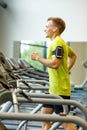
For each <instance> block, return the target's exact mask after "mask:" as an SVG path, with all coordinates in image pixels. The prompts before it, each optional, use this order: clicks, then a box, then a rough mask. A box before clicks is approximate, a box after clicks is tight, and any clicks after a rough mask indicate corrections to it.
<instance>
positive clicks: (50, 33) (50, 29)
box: [44, 20, 58, 39]
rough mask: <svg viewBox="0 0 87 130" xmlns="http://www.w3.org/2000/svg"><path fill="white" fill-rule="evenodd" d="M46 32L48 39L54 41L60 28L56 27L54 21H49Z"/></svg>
mask: <svg viewBox="0 0 87 130" xmlns="http://www.w3.org/2000/svg"><path fill="white" fill-rule="evenodd" d="M44 32H45V37H46V38H50V39H53V38H54V37H55V34H56V33H57V32H58V27H56V26H55V25H54V23H53V21H52V20H49V21H47V24H46V26H45V30H44Z"/></svg>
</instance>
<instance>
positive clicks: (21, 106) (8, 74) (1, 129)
mask: <svg viewBox="0 0 87 130" xmlns="http://www.w3.org/2000/svg"><path fill="white" fill-rule="evenodd" d="M48 89H49V75H48V73H47V72H45V71H42V70H39V69H37V68H35V67H33V66H32V65H31V64H30V63H28V62H27V61H26V60H25V59H22V58H19V59H18V61H16V60H15V59H14V58H7V57H5V56H4V54H3V53H2V52H0V130H41V122H42V121H51V122H52V127H51V128H50V129H49V130H63V128H62V127H61V123H62V122H72V123H74V124H75V125H76V126H77V129H78V130H87V90H86V89H83V90H81V89H75V88H74V87H73V89H72V92H71V100H64V99H62V98H61V97H60V96H55V95H51V94H48ZM44 103H45V104H46V103H47V104H62V105H63V109H64V111H65V113H66V114H64V115H56V114H55V113H53V114H51V115H50V114H49V115H48V114H44V115H42V114H41V108H42V105H43V104H44ZM68 105H70V106H71V110H70V112H69V113H68V107H67V106H68Z"/></svg>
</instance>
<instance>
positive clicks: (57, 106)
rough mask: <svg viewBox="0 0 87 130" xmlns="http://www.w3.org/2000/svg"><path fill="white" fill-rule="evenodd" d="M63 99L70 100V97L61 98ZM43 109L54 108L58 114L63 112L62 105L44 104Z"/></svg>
mask: <svg viewBox="0 0 87 130" xmlns="http://www.w3.org/2000/svg"><path fill="white" fill-rule="evenodd" d="M61 97H62V98H63V99H70V96H61ZM43 107H47V108H53V110H54V112H55V113H56V114H59V113H61V112H63V106H62V105H50V104H43ZM68 111H70V105H68Z"/></svg>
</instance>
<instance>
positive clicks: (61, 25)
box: [47, 17, 66, 34]
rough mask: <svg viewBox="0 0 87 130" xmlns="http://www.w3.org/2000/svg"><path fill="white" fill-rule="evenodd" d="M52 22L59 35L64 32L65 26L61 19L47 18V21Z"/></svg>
mask: <svg viewBox="0 0 87 130" xmlns="http://www.w3.org/2000/svg"><path fill="white" fill-rule="evenodd" d="M50 20H51V21H53V23H54V25H55V26H57V27H58V28H59V31H60V34H61V33H62V32H63V31H64V30H65V28H66V24H65V22H64V20H63V19H61V18H59V17H49V18H48V19H47V21H50Z"/></svg>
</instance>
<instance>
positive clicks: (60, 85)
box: [47, 36, 73, 96]
mask: <svg viewBox="0 0 87 130" xmlns="http://www.w3.org/2000/svg"><path fill="white" fill-rule="evenodd" d="M57 46H61V47H62V48H63V51H64V54H63V58H62V63H61V65H60V66H59V68H58V69H51V68H48V73H49V83H50V87H49V93H51V94H56V95H62V96H70V92H71V88H70V76H69V72H68V64H67V63H68V55H70V53H72V51H73V50H72V49H71V48H70V47H69V46H68V45H67V44H66V42H65V41H64V40H63V39H62V38H61V37H60V36H57V37H56V38H55V39H54V40H53V41H52V43H51V44H50V47H49V48H48V52H47V58H48V59H51V58H52V52H53V51H54V50H55V49H56V47H57Z"/></svg>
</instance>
